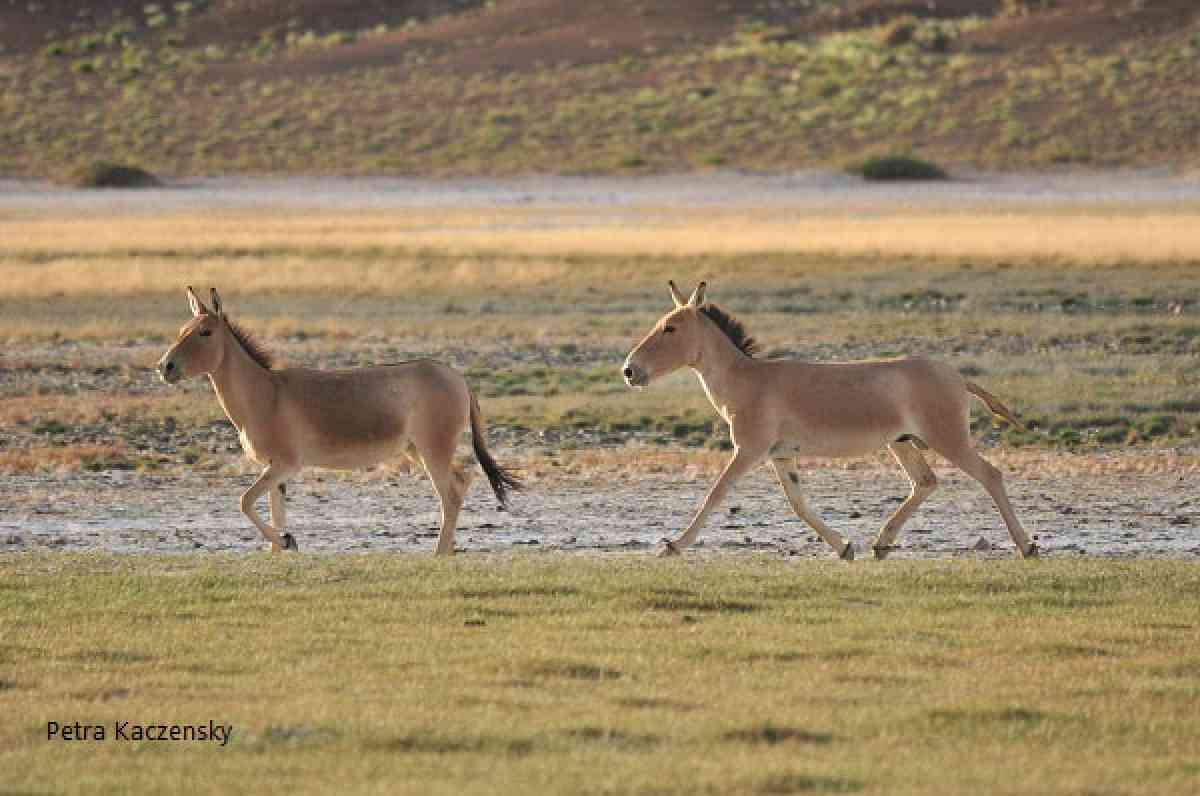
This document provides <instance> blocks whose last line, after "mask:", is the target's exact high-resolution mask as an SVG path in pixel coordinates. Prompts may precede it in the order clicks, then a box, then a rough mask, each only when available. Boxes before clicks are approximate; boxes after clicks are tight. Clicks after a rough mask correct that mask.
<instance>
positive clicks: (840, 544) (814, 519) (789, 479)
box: [771, 458, 854, 561]
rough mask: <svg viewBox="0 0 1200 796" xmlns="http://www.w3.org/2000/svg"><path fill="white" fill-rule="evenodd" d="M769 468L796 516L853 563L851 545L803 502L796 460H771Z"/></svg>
mask: <svg viewBox="0 0 1200 796" xmlns="http://www.w3.org/2000/svg"><path fill="white" fill-rule="evenodd" d="M771 467H772V468H773V469H774V470H775V477H776V478H778V479H779V485H780V486H782V487H783V493H784V494H785V495H787V499H788V503H791V504H792V510H793V511H795V512H796V516H797V517H799V518H800V519H802V520H804V521H805V522H806V523H808V524H809V525H810V526H811V527H812V529H813V530H814V531H816V532H817V535H818V536H820V537H821V538H822V539H824V540H825V544H827V545H829V546H830V547H832V548H833V552H835V553H837V554H838V556H839V557H840V558H843V559H845V560H846V561H853V560H854V545H853V543H851V542H849V541H847V540H845V539H843V538H842V536H841V534H839V533H838V532H837V531H835V530H834V529H833V528H830V527H829V526H828V525H826V524H825V521H824V520H822V519H821V518H820V517H819V516H817V514H816V512H814V511H813V510H812V509H811V508H809V506H808V503H807V502H806V501H805V500H804V495H803V494H802V493H801V492H800V471H799V469H798V468H797V467H796V460H795V459H792V458H780V459H772V460H771Z"/></svg>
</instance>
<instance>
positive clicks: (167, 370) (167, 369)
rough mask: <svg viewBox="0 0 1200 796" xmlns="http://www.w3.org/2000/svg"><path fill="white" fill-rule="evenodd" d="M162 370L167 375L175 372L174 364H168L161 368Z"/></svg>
mask: <svg viewBox="0 0 1200 796" xmlns="http://www.w3.org/2000/svg"><path fill="white" fill-rule="evenodd" d="M163 370H165V371H166V372H167V373H170V372H171V371H173V370H175V363H174V362H168V363H167V366H166V367H165V368H163Z"/></svg>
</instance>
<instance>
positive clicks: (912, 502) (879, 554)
mask: <svg viewBox="0 0 1200 796" xmlns="http://www.w3.org/2000/svg"><path fill="white" fill-rule="evenodd" d="M888 450H889V451H891V452H892V456H893V457H895V459H896V461H897V462H899V463H900V466H901V467H902V468H904V474H905V475H907V476H908V481H909V483H910V484H911V485H912V492H910V493H909V495H908V498H907V499H906V500H905V501H904V502H903V503H901V504H900V507H899V508H897V509H896V511H895V513H893V514H892V516H890V517H888V520H887V522H885V523H884V524H883V527H882V528H881V529H880V530H879V536H878V537H876V539H875V543H874V544H873V545H871V549H872V550H873V551H874V552H875V557H876V558H879V559H883V558H887V554H888V553H889V552H891V550H892V543H893V542H895V541H896V535H897V534H898V533H900V528H901V527H903V526H904V523H906V522H908V519H909V518H910V517H912V515H913V513H914V512H916V510H917V507H918V506H920V505H921V504H922V503H923V502H924V501H925V499H926V498H928V497H929V496H930V495H932V494H933V491H934V490H935V489H937V476H935V475H934V474H933V470H931V469H929V464H928V463H927V462H926V461H925V457H924V456H922V455H921V451H920V450H919V449H918V448H917V446H916V445H914V444H913V443H911V442H893V443H892V444H890V445H888Z"/></svg>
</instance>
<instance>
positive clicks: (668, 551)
mask: <svg viewBox="0 0 1200 796" xmlns="http://www.w3.org/2000/svg"><path fill="white" fill-rule="evenodd" d="M662 541H663V547H662V550H659V551H658V557H659V558H670V557H671V556H677V555H679V553H680V550H679V548H678V547H676V546H675V543H674V542H672V541H671V540H670V539H663V540H662Z"/></svg>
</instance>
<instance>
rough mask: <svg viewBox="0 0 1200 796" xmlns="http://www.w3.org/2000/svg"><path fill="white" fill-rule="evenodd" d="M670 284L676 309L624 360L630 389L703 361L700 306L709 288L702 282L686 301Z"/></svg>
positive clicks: (656, 325)
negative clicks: (701, 355)
mask: <svg viewBox="0 0 1200 796" xmlns="http://www.w3.org/2000/svg"><path fill="white" fill-rule="evenodd" d="M667 285H668V287H670V289H671V300H672V301H674V302H675V308H674V309H673V310H671V311H670V312H668V313H667V314H666V315H664V316H662V317H661V318H659V319H658V323H656V324H654V328H653V329H651V330H650V333H649V334H647V335H646V336H645V337H644V338H642V341H641V342H640V343H638V344H637V345H636V346H634V349H633V350H632V351H630V352H629V356H627V357H625V367H624V369H623V370H622V371H621V375H623V376H624V377H625V383H626V384H628V385H629V386H630V387H645V386H646V385H647V384H649V383H650V382H651V381H653V380H654V379H657V378H659V377H661V376H666V375H667V374H668V373H672V372H674V371H676V370H679V368H682V367H686V366H688V365H692V364H694V363H695V362H696V361H697V360H698V359H699V358H700V343H701V340H700V324H702V323H705V322H706V319H705V318H704V316H703V314H702V313H701V307H703V306H704V291H705V289H706V287H707V285H706V283H704V282H701V283H700V284H699V285H698V286H697V287H696V289H695V290H694V291H692V295H691V297H689V298H687V299H685V298H684V297H683V294H682V293H680V292H679V288H677V287H675V283H674V282H668V283H667Z"/></svg>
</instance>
